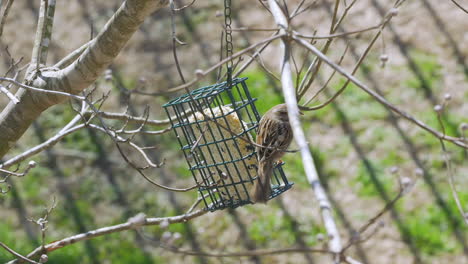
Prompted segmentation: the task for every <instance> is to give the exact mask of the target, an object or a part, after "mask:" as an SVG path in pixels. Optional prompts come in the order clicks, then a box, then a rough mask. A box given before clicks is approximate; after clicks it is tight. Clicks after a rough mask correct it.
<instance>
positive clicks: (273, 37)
mask: <svg viewBox="0 0 468 264" xmlns="http://www.w3.org/2000/svg"><path fill="white" fill-rule="evenodd" d="M283 36H285V33H284V34H279V35H274V36H272V37H269V38H266V39H264V40H262V41H260V42H257V43H255V44H252V45H250V46H249V47H247V48H245V49H243V50H241V51H238V52H236V53H234V54H233V55H232V56H230V57H228V58H224V59H223V60H222V61H220V62H218V63H217V64H215V65H213V66H211V67H210V68H209V69H207V70H205V71H202V72H200V73H199V74H198V76H199V77H197V78H195V79H192V80H191V81H189V82H187V83H185V84H182V85H179V86H177V87H173V88H170V89H168V90H166V91H163V92H155V93H147V92H142V91H131V92H133V93H137V94H144V95H153V96H159V95H166V94H169V93H174V92H177V91H180V90H183V89H186V88H189V87H191V86H192V85H194V84H196V83H198V82H199V81H200V80H201V77H204V76H206V75H208V74H209V73H211V72H212V71H214V70H216V69H217V68H218V67H221V66H223V65H224V64H225V63H227V62H229V61H230V60H232V59H235V58H237V57H239V56H241V55H243V54H245V53H247V52H249V51H251V50H253V49H255V48H256V47H258V46H260V45H262V44H265V43H270V42H272V41H273V40H275V39H279V38H281V37H283Z"/></svg>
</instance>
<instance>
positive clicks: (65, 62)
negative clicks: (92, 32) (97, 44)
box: [54, 40, 92, 69]
mask: <svg viewBox="0 0 468 264" xmlns="http://www.w3.org/2000/svg"><path fill="white" fill-rule="evenodd" d="M91 42H92V40H90V41H88V42H87V43H85V44H83V45H81V47H79V48H77V49H76V50H74V51H72V52H70V53H69V54H68V55H67V56H65V57H64V58H63V59H61V60H60V61H59V62H57V63H56V64H55V65H54V68H58V69H63V68H65V67H67V66H68V65H70V64H71V63H72V62H74V61H75V60H76V59H77V58H78V57H80V55H81V54H82V53H83V52H84V51H85V50H86V49H87V48H88V47H89V45H90V44H91Z"/></svg>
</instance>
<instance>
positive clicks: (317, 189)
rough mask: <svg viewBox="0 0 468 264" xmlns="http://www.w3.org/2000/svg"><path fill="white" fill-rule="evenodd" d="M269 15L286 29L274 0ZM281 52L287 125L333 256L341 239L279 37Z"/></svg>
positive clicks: (286, 49)
mask: <svg viewBox="0 0 468 264" xmlns="http://www.w3.org/2000/svg"><path fill="white" fill-rule="evenodd" d="M268 5H269V7H270V10H271V13H272V15H273V16H274V18H275V21H276V23H277V24H278V26H279V27H281V28H283V30H284V29H286V28H288V22H287V19H286V17H285V15H284V14H283V12H282V11H281V9H280V7H279V5H278V3H277V2H276V1H275V0H268ZM281 43H282V45H281V50H282V52H283V58H282V62H281V84H282V87H283V93H284V98H285V100H286V104H287V107H288V116H289V122H290V123H291V127H292V129H293V134H294V140H295V141H296V143H297V145H298V146H299V149H300V151H301V156H302V163H303V166H304V170H305V173H306V175H307V179H308V180H309V183H310V184H311V185H312V189H313V190H314V194H315V197H316V199H317V200H318V202H319V205H320V210H321V215H322V219H323V222H324V224H325V229H326V230H327V233H328V236H329V238H330V240H329V243H328V247H329V250H330V251H331V252H333V253H335V254H338V253H339V252H341V239H340V234H339V232H338V229H337V226H336V223H335V220H334V219H333V212H332V208H331V204H330V202H329V199H328V197H327V194H326V192H325V190H324V189H323V187H322V184H321V183H320V179H319V177H318V173H317V170H316V168H315V164H314V160H313V158H312V154H311V153H310V149H309V145H308V144H307V141H306V139H305V135H304V131H303V130H302V126H301V122H300V120H299V109H298V106H297V99H296V91H295V90H294V84H293V80H292V71H291V64H290V52H291V51H290V48H289V45H290V43H289V40H288V39H287V38H285V37H283V38H282V42H281ZM337 256H338V255H335V256H334V261H335V262H338V259H337Z"/></svg>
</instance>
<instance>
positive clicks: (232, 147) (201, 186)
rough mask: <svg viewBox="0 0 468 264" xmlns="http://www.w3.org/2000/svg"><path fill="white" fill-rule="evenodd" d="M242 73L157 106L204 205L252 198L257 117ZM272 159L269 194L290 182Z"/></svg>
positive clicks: (225, 204) (217, 206) (213, 206)
mask: <svg viewBox="0 0 468 264" xmlns="http://www.w3.org/2000/svg"><path fill="white" fill-rule="evenodd" d="M246 79H247V78H236V79H233V80H231V81H230V83H228V82H223V83H218V84H214V85H210V86H206V87H202V88H199V89H196V90H193V91H191V92H190V93H187V94H184V95H182V96H179V97H178V98H175V99H173V100H171V101H170V102H168V103H166V104H165V105H163V107H164V109H165V111H166V114H167V116H168V117H169V120H170V122H171V126H172V130H173V131H174V133H175V135H176V138H177V140H178V142H179V144H180V146H181V150H182V151H183V153H184V156H185V159H186V160H187V164H188V167H189V170H190V171H191V174H192V176H193V178H194V180H195V183H196V184H197V186H198V191H199V194H200V197H201V199H202V200H203V203H204V204H205V207H206V209H208V210H210V211H215V210H219V209H225V208H228V207H229V208H236V207H238V206H242V205H245V204H249V203H252V202H251V199H250V191H251V189H252V186H253V183H254V181H255V180H256V179H257V156H256V152H255V149H256V147H255V146H254V145H253V144H252V142H255V141H254V139H253V137H252V135H253V134H254V133H255V130H256V128H257V126H258V122H259V120H260V116H259V114H258V112H257V109H256V107H255V101H256V100H257V99H256V98H252V97H251V95H250V93H249V90H248V87H247V84H246V82H245V80H246ZM283 164H284V163H280V164H276V165H275V168H274V172H273V177H272V192H271V195H270V197H269V199H272V198H274V197H276V196H278V195H280V194H281V193H283V192H285V191H286V190H288V189H290V188H291V186H292V185H293V183H292V182H289V181H288V179H287V178H286V175H285V174H284V171H283V169H282V166H283Z"/></svg>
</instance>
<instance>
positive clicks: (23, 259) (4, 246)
mask: <svg viewBox="0 0 468 264" xmlns="http://www.w3.org/2000/svg"><path fill="white" fill-rule="evenodd" d="M0 246H2V247H3V248H4V249H5V250H6V251H8V252H10V253H11V254H12V255H14V256H15V257H17V258H19V259H21V260H22V261H26V262H28V263H32V264H41V263H39V262H36V261H34V260H31V259H28V258H27V257H24V256H23V255H21V254H19V253H17V252H16V251H14V250H13V249H11V248H9V247H8V246H7V245H5V244H3V243H2V242H0Z"/></svg>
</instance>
